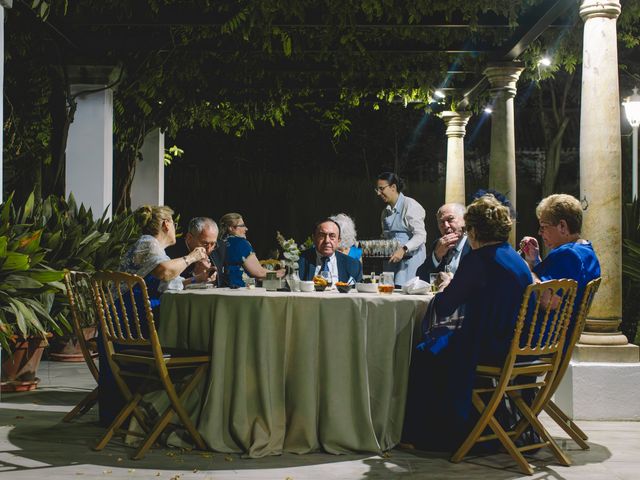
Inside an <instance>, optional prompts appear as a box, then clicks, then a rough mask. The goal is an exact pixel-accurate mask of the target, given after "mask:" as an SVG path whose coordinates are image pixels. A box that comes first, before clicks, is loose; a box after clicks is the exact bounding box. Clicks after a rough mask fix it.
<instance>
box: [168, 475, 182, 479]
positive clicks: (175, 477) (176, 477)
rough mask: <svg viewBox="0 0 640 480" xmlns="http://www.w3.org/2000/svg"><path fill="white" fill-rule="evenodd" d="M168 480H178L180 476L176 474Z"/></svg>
mask: <svg viewBox="0 0 640 480" xmlns="http://www.w3.org/2000/svg"><path fill="white" fill-rule="evenodd" d="M169 480H180V474H178V475H176V476H174V477H171V478H170V479H169Z"/></svg>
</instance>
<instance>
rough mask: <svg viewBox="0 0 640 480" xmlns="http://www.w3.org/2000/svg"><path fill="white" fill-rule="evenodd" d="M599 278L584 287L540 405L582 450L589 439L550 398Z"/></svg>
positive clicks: (562, 373) (568, 358) (562, 371)
mask: <svg viewBox="0 0 640 480" xmlns="http://www.w3.org/2000/svg"><path fill="white" fill-rule="evenodd" d="M600 281H601V279H600V278H596V279H595V280H591V281H590V282H589V283H587V286H586V287H585V289H584V294H583V296H582V301H581V302H580V309H579V310H578V313H577V314H576V316H575V327H574V329H573V333H572V334H571V338H569V339H568V340H567V348H566V350H565V354H564V357H563V358H562V361H561V362H560V367H559V368H558V374H557V375H556V378H555V379H554V381H553V385H551V393H550V395H549V400H548V401H547V402H546V403H545V404H544V405H543V406H542V409H543V410H544V411H545V412H546V413H547V414H548V415H549V416H550V417H551V418H552V419H553V420H554V421H555V422H556V423H557V424H558V425H559V426H560V427H561V428H562V429H563V430H564V431H565V432H566V433H567V435H569V436H570V437H571V438H572V439H573V440H574V441H575V442H576V443H577V444H578V445H579V446H580V448H582V449H583V450H588V449H589V445H588V444H587V442H586V440H588V439H589V437H588V436H587V434H586V433H584V432H583V431H582V430H581V429H580V427H578V425H576V423H575V422H574V421H573V420H571V419H570V418H569V417H568V416H567V414H566V413H564V412H563V411H562V410H561V409H560V407H558V406H557V405H556V404H555V403H554V402H553V400H551V396H552V395H553V394H554V393H555V392H556V390H557V389H558V387H559V386H560V382H561V381H562V377H564V374H565V372H566V371H567V368H568V367H569V362H570V361H571V355H572V354H573V349H574V348H575V346H576V343H578V340H579V339H580V335H582V331H583V330H584V326H585V324H586V322H587V315H588V314H589V309H590V308H591V304H592V303H593V297H594V296H595V294H596V292H597V291H598V288H599V287H600Z"/></svg>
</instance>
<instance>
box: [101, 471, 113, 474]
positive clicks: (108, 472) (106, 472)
mask: <svg viewBox="0 0 640 480" xmlns="http://www.w3.org/2000/svg"><path fill="white" fill-rule="evenodd" d="M102 473H104V474H105V475H109V474H110V473H111V470H105V471H104V472H102Z"/></svg>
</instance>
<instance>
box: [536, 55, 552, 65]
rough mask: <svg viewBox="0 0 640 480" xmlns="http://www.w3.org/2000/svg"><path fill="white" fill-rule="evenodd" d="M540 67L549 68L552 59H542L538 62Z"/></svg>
mask: <svg viewBox="0 0 640 480" xmlns="http://www.w3.org/2000/svg"><path fill="white" fill-rule="evenodd" d="M538 65H541V66H543V67H548V66H549V65H551V59H550V58H549V57H542V58H541V59H540V60H538Z"/></svg>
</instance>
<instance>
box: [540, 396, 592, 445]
mask: <svg viewBox="0 0 640 480" xmlns="http://www.w3.org/2000/svg"><path fill="white" fill-rule="evenodd" d="M544 411H545V412H547V414H548V415H549V416H550V417H551V418H552V419H553V420H555V422H556V423H557V424H558V425H560V427H561V428H562V429H563V430H564V431H565V432H566V433H567V435H569V436H570V437H571V438H572V439H573V441H574V442H576V443H577V444H578V445H579V446H580V448H582V449H583V450H589V448H590V447H589V444H588V443H587V442H586V441H585V440H588V439H589V437H588V436H587V434H586V433H584V432H583V431H582V430H581V429H580V427H578V425H577V424H576V423H575V422H574V421H573V420H571V419H570V418H569V417H568V416H567V414H566V413H564V412H563V411H562V409H561V408H560V407H558V406H557V405H556V404H555V403H553V402H552V401H549V403H547V404H546V405H545V407H544Z"/></svg>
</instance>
